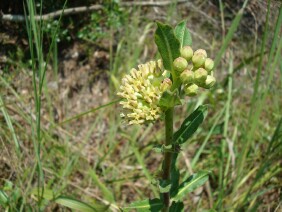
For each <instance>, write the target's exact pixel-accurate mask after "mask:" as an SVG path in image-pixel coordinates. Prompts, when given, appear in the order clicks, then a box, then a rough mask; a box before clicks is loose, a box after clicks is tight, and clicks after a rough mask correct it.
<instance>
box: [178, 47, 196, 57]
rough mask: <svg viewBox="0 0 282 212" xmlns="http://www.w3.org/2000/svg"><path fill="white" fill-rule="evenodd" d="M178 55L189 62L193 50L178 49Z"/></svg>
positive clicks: (186, 48)
mask: <svg viewBox="0 0 282 212" xmlns="http://www.w3.org/2000/svg"><path fill="white" fill-rule="evenodd" d="M180 55H181V57H183V58H185V59H186V60H187V61H189V60H191V58H192V57H193V49H192V48H191V47H190V46H184V47H183V48H182V49H180Z"/></svg>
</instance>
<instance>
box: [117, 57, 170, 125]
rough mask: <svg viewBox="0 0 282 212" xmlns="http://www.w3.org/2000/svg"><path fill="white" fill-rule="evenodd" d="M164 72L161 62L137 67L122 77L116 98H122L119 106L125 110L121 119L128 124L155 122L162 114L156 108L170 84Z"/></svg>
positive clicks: (151, 62)
mask: <svg viewBox="0 0 282 212" xmlns="http://www.w3.org/2000/svg"><path fill="white" fill-rule="evenodd" d="M165 74H166V71H165V70H164V68H163V64H162V61H161V60H158V61H150V62H148V63H145V64H141V65H138V70H136V69H134V68H133V69H131V71H130V74H127V75H125V76H124V77H123V79H122V83H121V86H120V91H119V92H118V93H117V95H118V96H120V97H122V98H123V101H121V102H120V104H121V105H122V106H123V108H124V109H125V110H124V111H125V112H124V113H122V114H121V117H123V118H125V119H126V120H128V124H129V125H131V124H142V123H144V122H150V121H155V120H157V119H159V118H160V117H161V115H162V113H163V111H162V109H161V108H160V107H159V106H158V102H159V99H160V97H161V95H162V93H163V92H164V91H165V90H167V89H169V88H170V86H171V84H172V82H171V80H170V79H169V78H166V77H165Z"/></svg>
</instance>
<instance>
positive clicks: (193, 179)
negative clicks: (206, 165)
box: [172, 171, 209, 201]
mask: <svg viewBox="0 0 282 212" xmlns="http://www.w3.org/2000/svg"><path fill="white" fill-rule="evenodd" d="M208 179H209V172H207V171H201V172H199V173H196V174H193V175H191V176H190V177H188V179H187V180H185V181H184V182H183V183H181V184H180V185H179V188H178V191H177V192H172V196H173V198H172V199H173V200H174V201H179V200H182V199H183V198H184V197H185V195H186V194H188V193H190V192H192V191H194V190H195V189H197V188H198V187H200V186H202V185H203V184H204V183H205V182H206V181H207V180H208ZM175 193H176V194H175Z"/></svg>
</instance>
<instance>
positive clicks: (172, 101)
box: [117, 21, 216, 211]
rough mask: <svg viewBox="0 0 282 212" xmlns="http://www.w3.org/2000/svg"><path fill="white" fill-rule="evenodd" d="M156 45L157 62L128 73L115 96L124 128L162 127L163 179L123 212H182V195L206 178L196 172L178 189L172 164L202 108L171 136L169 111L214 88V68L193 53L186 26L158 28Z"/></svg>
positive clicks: (158, 148) (200, 53) (159, 148)
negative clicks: (159, 123)
mask: <svg viewBox="0 0 282 212" xmlns="http://www.w3.org/2000/svg"><path fill="white" fill-rule="evenodd" d="M157 26H158V28H157V30H156V32H155V43H156V44H157V46H158V51H159V53H160V55H161V58H162V59H160V60H157V61H150V62H148V63H145V64H141V65H139V66H138V69H132V70H131V71H130V73H129V74H128V75H125V76H124V78H123V79H122V83H121V86H120V91H119V92H118V93H117V95H118V96H120V97H122V98H123V100H122V101H121V102H120V104H121V105H122V106H123V108H124V112H123V113H121V117H122V118H123V119H124V120H125V122H127V123H128V124H129V125H132V124H144V123H145V124H146V123H150V122H155V121H156V120H158V119H161V120H164V122H165V142H164V143H163V144H160V145H158V146H156V147H154V150H155V151H156V152H159V153H162V154H163V155H164V160H163V164H162V172H161V173H162V174H161V175H162V177H161V178H160V179H157V182H158V187H159V192H160V196H159V197H157V198H155V199H148V200H143V201H138V202H134V203H132V204H130V205H129V206H127V207H124V208H123V210H124V211H131V210H137V211H161V210H162V211H183V210H184V204H183V199H184V198H185V196H186V194H187V193H189V192H192V191H194V190H195V189H196V188H198V187H199V186H202V185H203V184H204V183H205V182H206V181H207V180H208V176H209V172H208V171H200V172H198V173H195V174H193V175H191V176H189V177H188V178H186V179H184V180H183V181H182V182H181V183H180V173H179V171H178V169H177V166H176V162H177V157H178V154H179V152H180V150H181V146H182V145H183V144H184V143H185V142H186V141H187V140H188V139H189V138H190V137H191V136H192V134H193V133H194V132H195V131H196V130H197V128H198V127H199V126H200V124H201V123H202V122H203V120H204V118H205V117H206V114H207V105H201V106H199V107H198V108H197V109H196V110H195V111H194V112H192V114H190V115H189V116H188V117H187V118H186V119H185V120H184V122H183V123H182V125H181V127H180V128H179V129H178V130H177V131H176V132H174V130H173V116H174V107H175V106H177V105H182V104H183V103H184V102H185V100H184V97H185V96H196V95H197V94H198V91H199V89H200V88H204V89H209V88H211V87H212V86H213V85H214V84H215V81H216V80H215V77H214V76H213V68H214V62H213V60H212V59H210V58H207V53H206V51H205V50H204V49H198V50H196V51H195V52H194V51H193V49H192V47H191V45H192V39H191V35H190V33H189V30H188V29H187V28H186V21H182V22H180V23H179V24H178V25H177V26H176V27H175V29H173V28H172V27H171V26H169V25H166V24H162V23H160V22H157Z"/></svg>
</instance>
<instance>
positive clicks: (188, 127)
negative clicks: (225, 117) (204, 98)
mask: <svg viewBox="0 0 282 212" xmlns="http://www.w3.org/2000/svg"><path fill="white" fill-rule="evenodd" d="M207 109H208V107H207V105H201V106H199V107H198V108H197V109H196V110H195V111H194V112H193V113H192V114H190V115H189V116H188V117H187V118H186V119H185V120H184V121H183V123H182V125H181V127H180V129H179V130H178V131H176V132H175V133H174V135H173V141H174V143H178V144H183V143H185V142H186V141H187V140H188V139H189V138H190V137H191V136H192V135H193V134H194V133H195V132H196V130H197V129H198V127H199V126H200V124H201V123H202V122H203V121H204V119H205V117H206V115H207Z"/></svg>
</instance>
